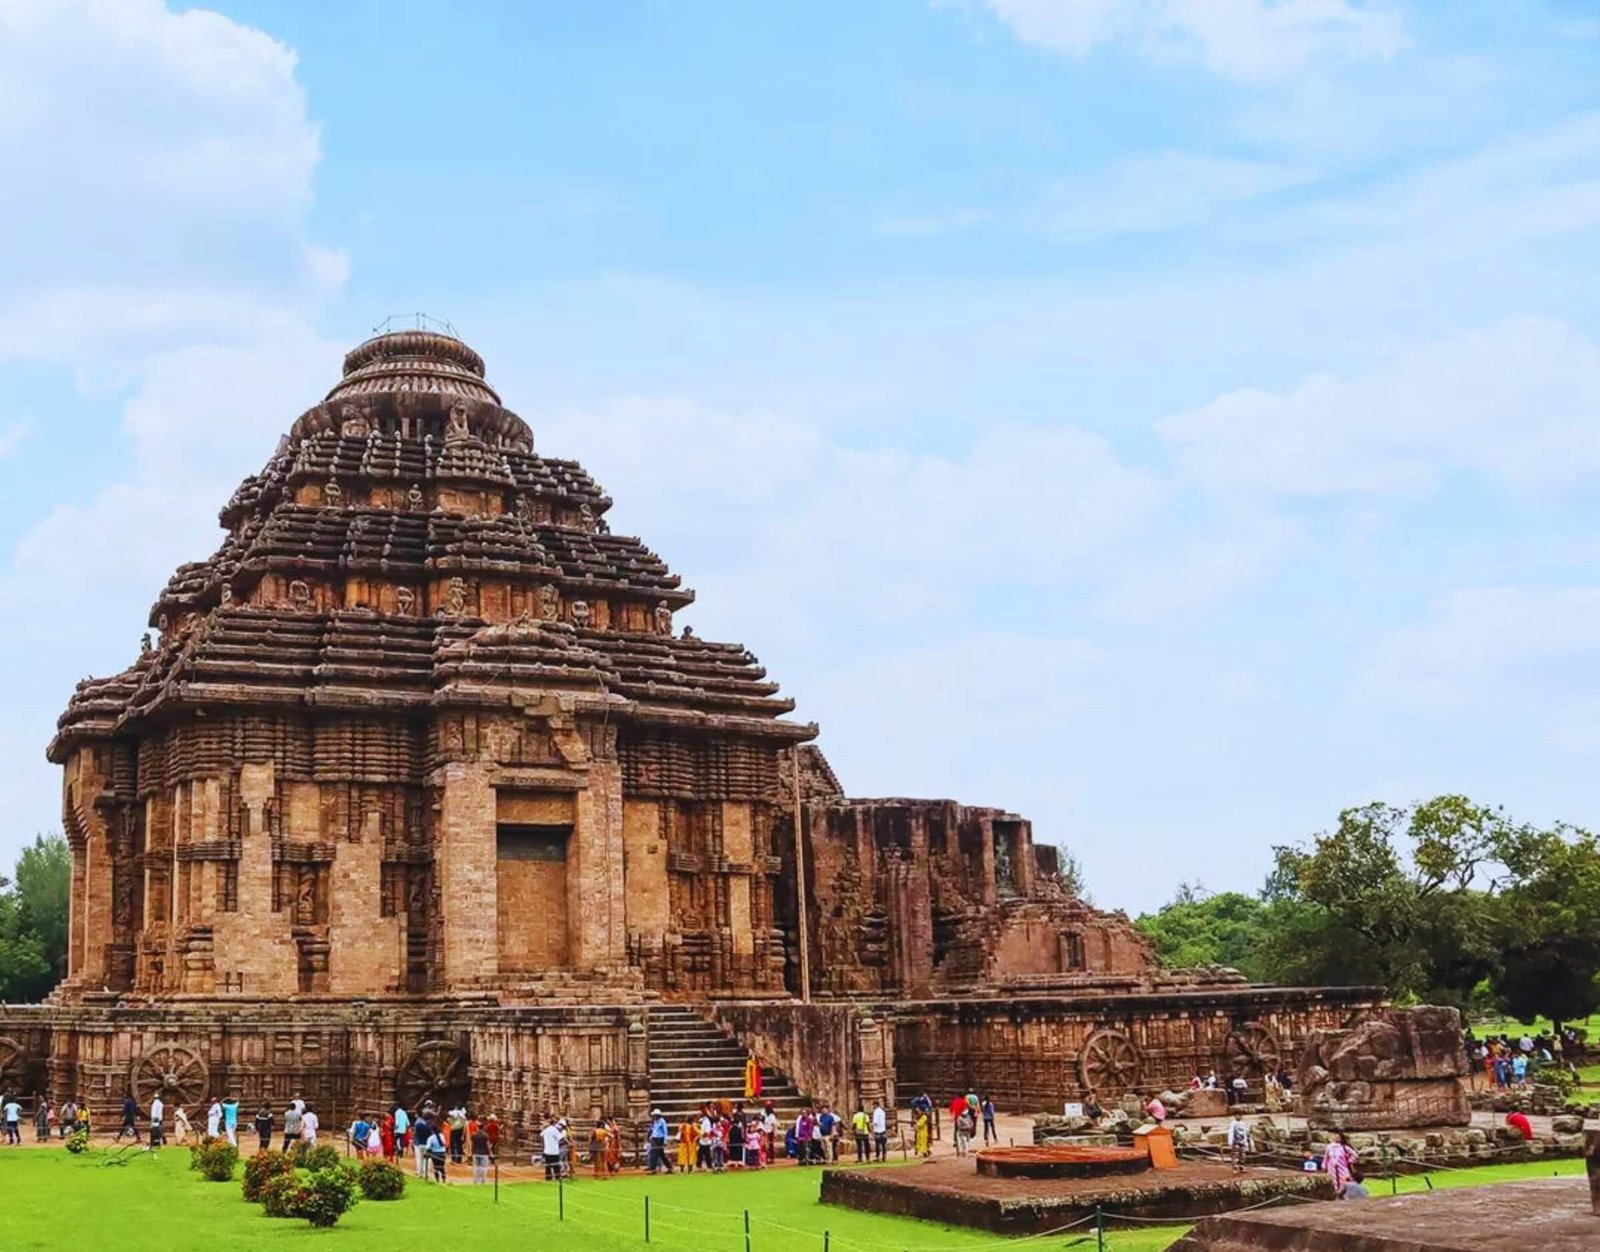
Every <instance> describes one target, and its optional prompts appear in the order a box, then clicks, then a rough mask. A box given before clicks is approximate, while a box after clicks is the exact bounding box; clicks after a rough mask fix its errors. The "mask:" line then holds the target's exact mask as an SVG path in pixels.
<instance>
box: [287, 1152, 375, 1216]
mask: <svg viewBox="0 0 1600 1252" xmlns="http://www.w3.org/2000/svg"><path fill="white" fill-rule="evenodd" d="M360 1199H361V1196H360V1193H359V1191H358V1189H357V1187H356V1176H355V1171H354V1170H353V1169H348V1168H346V1167H345V1166H344V1164H343V1163H340V1164H337V1165H334V1166H333V1167H332V1168H331V1169H319V1170H314V1171H313V1172H312V1173H310V1174H308V1175H306V1177H305V1179H304V1181H303V1182H302V1184H301V1186H300V1190H299V1193H298V1194H297V1195H296V1196H295V1200H294V1206H293V1210H292V1211H293V1213H294V1216H296V1217H303V1218H305V1219H306V1221H308V1222H310V1223H311V1224H312V1225H313V1226H332V1225H333V1224H334V1223H335V1222H337V1221H338V1220H339V1219H340V1218H341V1217H343V1216H344V1215H345V1214H346V1213H348V1212H349V1211H350V1210H351V1209H353V1208H355V1206H356V1204H357V1203H358V1202H359V1201H360Z"/></svg>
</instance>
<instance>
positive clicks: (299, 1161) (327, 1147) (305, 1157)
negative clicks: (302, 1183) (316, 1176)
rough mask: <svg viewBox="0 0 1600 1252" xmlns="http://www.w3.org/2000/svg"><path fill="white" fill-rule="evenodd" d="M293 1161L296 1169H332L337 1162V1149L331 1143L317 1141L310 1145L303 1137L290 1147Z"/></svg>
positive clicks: (338, 1158) (338, 1159) (338, 1157)
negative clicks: (314, 1145) (315, 1143)
mask: <svg viewBox="0 0 1600 1252" xmlns="http://www.w3.org/2000/svg"><path fill="white" fill-rule="evenodd" d="M290 1155H291V1156H293V1157H294V1163H295V1166H296V1168H298V1169H310V1170H317V1169H332V1168H333V1167H334V1166H336V1165H338V1164H339V1161H340V1159H341V1158H340V1156H339V1149H338V1148H336V1147H334V1146H333V1145H332V1144H331V1143H319V1144H317V1146H316V1147H312V1146H311V1145H310V1144H308V1143H306V1142H305V1141H304V1140H303V1139H302V1140H301V1141H300V1142H299V1143H297V1144H295V1145H294V1147H293V1148H291V1149H290Z"/></svg>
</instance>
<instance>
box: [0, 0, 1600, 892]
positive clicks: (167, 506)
mask: <svg viewBox="0 0 1600 1252" xmlns="http://www.w3.org/2000/svg"><path fill="white" fill-rule="evenodd" d="M1597 19H1600V13H1597V12H1596V11H1595V10H1594V8H1593V6H1592V5H1588V4H1579V3H1559V2H1556V0H1548V2H1543V3H1539V2H1532V0H1530V2H1527V3H1511V2H1504V0H1501V2H1496V3H1481V4H1473V3H1451V4H1449V5H1440V4H1423V3H1402V2H1399V0H1396V2H1394V3H1384V2H1373V3H1362V2H1359V0H968V2H966V3H959V2H956V0H949V2H945V3H931V4H930V3H917V2H913V0H881V2H877V3H871V4H861V3H848V4H846V3H840V4H828V3H811V4H806V5H798V4H764V5H745V4H733V3H693V2H682V3H673V4H665V3H662V4H648V3H621V2H619V3H605V2H603V0H597V2H596V3H593V4H584V5H572V4H566V3H537V4H536V3H526V4H509V3H508V4H491V3H478V4H462V5H453V6H442V5H439V4H437V3H428V4H422V3H417V4H404V3H384V4H358V3H345V4H339V5H327V4H309V3H308V4H290V3H281V2H275V3H259V4H223V5H220V6H218V7H217V8H216V9H214V10H193V11H185V10H181V9H179V8H176V7H173V6H165V7H164V6H163V5H162V4H160V3H155V2H154V0H119V2H117V3H89V2H87V0H84V2H77V3H69V2H67V0H61V2H59V3H57V2H55V0H50V2H44V0H19V2H16V3H10V4H0V162H3V163H4V168H5V169H6V170H7V171H8V175H9V176H8V177H7V178H6V179H4V180H0V220H5V221H6V222H8V224H9V227H10V229H9V230H8V239H7V242H8V247H7V248H6V249H5V250H4V251H3V252H0V482H3V483H4V485H5V490H4V492H3V493H0V590H3V591H4V593H5V603H6V604H7V605H8V606H10V613H9V614H8V616H7V620H6V621H5V623H4V624H3V625H0V638H3V642H4V644H5V645H6V646H5V647H4V650H3V653H0V655H3V656H4V657H5V658H6V659H5V660H4V661H3V662H0V664H3V665H4V666H5V674H4V677H5V684H4V695H3V696H0V700H3V702H4V708H3V712H4V717H3V718H0V751H3V752H4V754H5V759H6V760H8V761H9V762H10V763H11V768H10V784H11V785H10V786H8V787H7V788H6V789H5V790H4V794H3V796H0V860H9V857H10V854H11V852H12V851H13V849H14V848H15V846H16V845H18V844H19V843H20V842H22V841H23V840H24V839H26V838H28V837H30V836H31V834H32V832H33V831H35V830H38V829H44V828H49V827H53V826H55V825H56V824H57V823H58V822H59V817H58V810H59V799H58V795H59V788H58V779H57V777H56V771H54V770H53V769H52V768H51V767H49V766H48V765H47V764H46V763H45V762H44V761H43V757H42V752H43V746H44V744H45V742H46V741H47V740H48V738H49V735H50V731H51V727H52V723H53V719H54V717H55V716H56V714H57V713H58V712H59V710H60V708H61V706H62V705H63V703H64V701H65V699H66V696H67V694H68V693H69V691H70V689H71V685H72V683H73V682H74V681H76V680H77V679H78V678H81V677H82V676H84V675H85V674H88V673H95V674H100V673H106V672H109V671H112V670H115V669H117V668H120V667H121V666H123V665H125V664H126V663H127V662H128V661H129V660H131V659H132V656H133V655H134V653H135V652H136V649H137V646H138V637H139V634H140V633H141V631H142V630H143V629H144V625H143V621H144V615H145V612H146V610H147V608H148V605H149V603H150V601H151V600H152V599H153V597H154V594H155V592H156V591H157V590H158V588H159V587H160V585H161V583H162V581H163V580H164V579H165V577H166V575H167V574H168V572H169V571H170V570H171V568H172V567H173V566H174V565H176V564H177V563H178V562H179V561H182V560H187V559H193V558H196V557H199V556H202V555H204V554H207V553H209V552H210V551H211V549H212V548H213V547H214V546H215V542H216V538H217V531H216V525H215V512H216V509H217V508H218V507H219V506H220V505H221V503H222V502H223V501H224V500H225V499H226V497H227V495H228V493H229V491H230V490H231V488H232V486H233V485H234V484H235V483H236V482H237V480H238V479H239V478H241V477H243V476H244V475H245V474H246V473H249V472H252V471H253V470H255V469H257V468H259V466H260V465H261V463H262V462H263V461H264V460H265V459H266V457H267V455H268V454H269V453H270V452H271V450H272V447H273V445H274V443H275V441H276V438H277V436H278V435H279V434H280V433H281V432H282V431H283V430H284V429H286V428H287V426H288V425H289V423H290V422H291V421H292V420H293V418H294V416H295V415H296V414H297V413H298V412H299V411H300V410H301V409H302V408H304V407H306V406H307V405H309V404H310V403H312V402H314V401H315V400H316V399H317V398H319V397H320V395H321V393H322V392H323V391H324V390H325V389H326V388H327V386H328V385H329V384H330V383H331V381H332V379H333V378H334V377H335V375H336V371H337V363H338V359H339V355H340V353H341V352H342V351H343V350H344V349H345V348H346V347H348V346H350V345H351V344H353V343H354V342H356V341H358V340H360V339H361V338H363V337H364V336H365V335H366V334H367V333H368V332H369V331H370V329H371V328H372V327H373V325H374V324H375V323H377V322H378V321H380V320H381V319H382V318H383V317H385V316H387V315H389V314H391V313H403V312H409V311H411V310H416V309H421V310H426V311H427V312H429V313H431V314H433V315H435V316H438V317H445V318H449V319H450V320H451V321H452V322H453V323H454V324H455V325H456V327H457V328H458V329H459V330H460V332H461V333H462V334H463V336H464V337H466V338H467V339H468V340H469V341H470V342H472V343H473V344H474V346H476V347H477V348H478V349H479V350H480V351H482V352H483V354H484V355H485V357H486V358H487V360H488V362H489V371H490V376H491V379H492V380H493V381H494V383H495V384H496V386H497V387H498V388H499V390H500V391H501V393H502V395H504V396H505V397H506V398H507V401H508V403H509V404H510V405H511V406H512V407H513V408H515V409H516V410H517V411H519V412H520V413H521V414H522V415H523V416H524V417H525V418H527V419H528V420H529V422H530V423H531V424H532V426H533V427H534V430H535V436H536V440H537V443H538V446H539V447H540V448H541V449H542V450H543V451H546V452H548V453H551V454H553V455H558V456H575V457H577V458H579V459H581V460H583V461H584V462H585V464H586V465H587V466H588V467H589V468H590V469H591V470H592V471H593V472H594V473H595V474H596V475H597V476H598V477H599V478H600V479H601V481H602V482H603V483H604V484H605V485H606V486H607V488H608V489H609V490H610V491H611V492H612V494H613V495H614V496H615V497H616V499H617V501H618V505H617V508H616V510H615V511H614V513H613V515H612V516H613V521H614V524H615V526H616V528H617V529H619V530H625V531H629V532H633V533H638V534H640V535H642V536H643V537H644V538H645V539H646V540H647V541H648V542H650V543H651V544H652V546H654V547H655V548H656V549H657V550H658V551H660V552H661V553H662V554H663V555H664V556H665V557H666V558H667V559H668V560H669V561H670V562H671V563H672V564H673V566H674V567H675V568H676V569H677V570H679V571H680V572H681V573H682V574H683V575H684V576H685V578H686V580H687V581H688V582H689V584H690V585H691V586H693V587H695V588H696V589H697V590H698V592H699V593H700V602H699V603H698V604H697V605H696V606H695V607H694V608H693V609H692V610H691V611H690V620H692V621H693V623H694V624H695V626H696V628H697V630H698V631H699V632H700V633H702V634H706V635H711V636H716V637H721V638H729V639H738V640H741V641H743V642H745V643H747V644H748V645H749V646H750V647H752V648H753V649H754V650H755V651H756V652H757V654H758V655H760V656H761V657H762V659H763V661H764V662H765V663H766V664H767V665H768V667H769V668H770V670H771V672H772V674H773V675H774V676H775V677H776V678H777V679H778V680H779V681H780V682H782V683H783V684H784V686H785V689H786V690H787V691H788V693H789V694H791V695H793V696H795V697H796V698H797V699H798V700H799V702H800V707H799V713H800V714H801V715H802V716H805V717H807V718H814V719H816V720H818V721H819V722H821V723H822V727H823V737H822V740H821V743H822V746H823V747H824V748H825V750H827V751H828V752H829V754H830V756H831V758H832V760H833V762H834V764H835V767H836V769H837V770H838V772H839V773H840V775H841V777H842V779H843V781H844V782H845V784H846V786H847V788H848V789H849V790H850V791H852V792H853V793H855V794H862V795H872V794H880V795H881V794H924V795H954V796H956V797H957V798H960V799H963V800H967V801H970V802H974V803H985V804H997V805H1005V806H1008V807H1012V808H1015V809H1017V810H1019V811H1021V812H1023V813H1025V814H1027V815H1028V816H1030V817H1032V818H1033V819H1034V822H1035V830H1036V836H1037V837H1039V838H1041V839H1048V840H1050V841H1053V842H1059V843H1062V844H1065V845H1066V846H1068V847H1070V848H1071V849H1072V850H1073V851H1074V852H1075V853H1076V854H1077V855H1078V856H1079V857H1080V859H1081V860H1082V861H1083V863H1084V865H1085V867H1086V870H1087V873H1088V878H1089V881H1090V885H1091V888H1092V890H1093V892H1094V895H1095V897H1096V899H1097V901H1098V902H1100V903H1102V904H1107V905H1120V906H1126V907H1129V908H1131V909H1139V908H1145V907H1152V906H1154V905H1157V904H1159V903H1160V902H1161V901H1162V900H1164V899H1165V898H1166V897H1167V896H1169V895H1170V893H1171V891H1172V889H1173V887H1174V886H1175V885H1176V884H1177V883H1178V882H1179V881H1180V880H1184V879H1189V880H1193V879H1200V880H1203V881H1204V882H1205V883H1206V884H1207V885H1209V886H1211V887H1214V888H1225V887H1242V888H1251V887H1254V886H1255V885H1257V884H1258V883H1259V881H1260V879H1261V876H1262V874H1263V873H1264V871H1265V869H1266V867H1267V865H1268V863H1269V860H1270V848H1271V846H1272V845H1273V844H1274V843H1279V842H1285V841H1289V840H1293V839H1297V838H1300V837H1303V836H1305V835H1307V834H1309V833H1311V832H1313V831H1315V830H1317V829H1319V828H1321V827H1323V826H1325V825H1326V824H1328V823H1329V822H1330V821H1331V820H1332V818H1333V816H1334V815H1335V813H1336V812H1337V810H1338V809H1339V808H1340V807H1341V806H1343V805H1346V804H1353V803H1360V802H1364V801H1367V800H1369V799H1375V798H1383V799H1387V800H1391V801H1395V802H1404V801H1407V800H1410V799H1415V798H1421V797H1424V796H1427V795H1431V794H1434V793H1436V792H1439V791H1444V790H1461V791H1465V792H1467V793H1469V794H1471V795H1473V796H1474V797H1476V798H1479V799H1482V800H1487V801H1494V802H1498V803H1503V804H1505V805H1506V806H1508V807H1509V808H1510V809H1511V810H1513V811H1514V812H1515V813H1517V814H1519V815H1521V816H1525V817H1527V818H1530V819H1539V820H1544V819H1553V818H1557V817H1561V818H1566V819H1568V820H1572V821H1576V822H1580V823H1589V824H1595V823H1600V812H1597V811H1596V810H1597V801H1596V800H1595V798H1594V795H1593V791H1592V788H1590V787H1589V786H1588V785H1587V781H1588V770H1589V768H1590V763H1591V761H1592V760H1593V758H1594V754H1595V752H1596V750H1597V748H1600V664H1597V662H1600V630H1597V629H1596V627H1595V622H1596V620H1597V611H1600V579H1597V577H1596V574H1595V567H1596V561H1597V557H1600V526H1597V523H1600V509H1597V507H1596V504H1595V487H1596V479H1597V477H1600V436H1597V430H1596V421H1597V408H1600V345H1597V339H1596V337H1597V335H1600V292H1597V284H1596V282H1595V278H1594V276H1595V274H1596V272H1597V267H1596V264H1595V262H1596V260H1597V257H1596V251H1597V244H1600V20H1597Z"/></svg>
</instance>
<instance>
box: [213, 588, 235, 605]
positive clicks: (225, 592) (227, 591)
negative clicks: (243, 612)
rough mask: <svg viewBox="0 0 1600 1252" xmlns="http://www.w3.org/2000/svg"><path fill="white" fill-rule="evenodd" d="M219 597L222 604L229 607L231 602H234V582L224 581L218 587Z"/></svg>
mask: <svg viewBox="0 0 1600 1252" xmlns="http://www.w3.org/2000/svg"><path fill="white" fill-rule="evenodd" d="M217 599H218V601H219V602H220V603H221V604H222V607H223V608H227V607H228V606H229V605H230V604H232V603H233V584H232V583H223V584H222V586H220V587H218V588H217Z"/></svg>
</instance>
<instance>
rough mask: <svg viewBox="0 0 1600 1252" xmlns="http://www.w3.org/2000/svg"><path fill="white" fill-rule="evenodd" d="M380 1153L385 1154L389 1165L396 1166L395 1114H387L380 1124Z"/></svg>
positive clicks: (384, 1157)
mask: <svg viewBox="0 0 1600 1252" xmlns="http://www.w3.org/2000/svg"><path fill="white" fill-rule="evenodd" d="M378 1151H380V1152H382V1153H383V1159H384V1160H386V1161H388V1162H389V1164H391V1165H393V1164H394V1152H395V1139H394V1114H393V1113H385V1114H384V1115H383V1120H382V1121H381V1122H379V1123H378Z"/></svg>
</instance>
